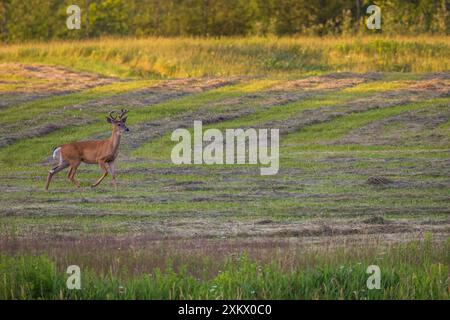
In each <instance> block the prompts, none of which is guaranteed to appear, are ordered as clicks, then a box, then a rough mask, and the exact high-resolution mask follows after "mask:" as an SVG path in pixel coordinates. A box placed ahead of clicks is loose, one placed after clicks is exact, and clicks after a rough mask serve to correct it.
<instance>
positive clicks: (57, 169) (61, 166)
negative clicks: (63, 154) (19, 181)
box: [45, 161, 69, 190]
mask: <svg viewBox="0 0 450 320" xmlns="http://www.w3.org/2000/svg"><path fill="white" fill-rule="evenodd" d="M68 166H69V163H68V162H66V161H62V162H60V163H59V164H58V165H57V166H56V167H53V168H52V170H50V171H49V172H48V176H47V182H46V184H45V190H48V187H49V186H50V181H51V180H52V177H53V176H54V175H55V174H57V173H58V172H60V171H61V170H64V169H65V168H67V167H68Z"/></svg>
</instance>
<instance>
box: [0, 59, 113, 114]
mask: <svg viewBox="0 0 450 320" xmlns="http://www.w3.org/2000/svg"><path fill="white" fill-rule="evenodd" d="M2 75H8V77H6V76H2ZM11 75H13V77H11ZM0 79H1V83H2V84H6V85H9V86H11V87H12V88H13V89H12V90H11V91H6V92H5V91H3V92H0V98H1V99H0V108H2V107H9V106H12V105H16V104H18V103H24V102H28V101H31V100H34V99H38V98H43V97H48V96H52V95H58V94H66V93H70V92H75V91H79V90H83V89H88V88H92V87H96V86H100V85H105V84H109V83H112V82H115V81H118V79H115V78H111V77H103V76H100V75H96V74H91V73H87V72H75V71H72V70H69V69H66V68H62V67H55V66H47V65H24V64H20V63H2V64H0Z"/></svg>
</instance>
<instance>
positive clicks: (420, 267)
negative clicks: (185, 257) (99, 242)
mask: <svg viewBox="0 0 450 320" xmlns="http://www.w3.org/2000/svg"><path fill="white" fill-rule="evenodd" d="M449 249H450V242H449V241H447V242H446V243H434V242H432V241H431V240H430V238H428V239H426V240H425V241H423V242H410V243H405V244H399V245H395V246H390V247H378V248H377V247H375V246H369V247H358V250H356V251H355V250H348V248H341V249H337V250H336V248H335V250H333V251H322V252H321V251H314V250H313V251H308V250H305V251H304V252H302V253H301V254H299V255H294V257H296V258H295V259H299V260H304V261H302V262H295V261H294V263H292V262H293V261H290V260H292V259H293V258H292V257H293V256H291V255H289V254H286V255H284V256H283V255H274V256H273V258H272V260H271V261H266V262H262V261H260V260H258V259H253V258H250V257H249V256H248V255H247V254H245V253H241V254H239V255H236V256H234V257H233V256H232V257H229V258H227V259H225V260H223V262H222V263H221V264H220V265H218V266H216V267H218V268H219V269H218V270H216V273H215V274H214V275H212V276H206V277H202V276H198V274H199V273H200V274H201V273H202V270H204V272H206V269H202V268H204V267H205V266H206V265H207V264H203V267H202V263H204V262H205V260H207V259H208V256H203V258H202V259H203V261H202V260H199V261H197V262H196V265H197V267H198V268H199V269H198V270H195V272H194V273H197V275H195V274H194V273H193V272H192V271H193V270H192V265H190V266H189V265H182V264H181V265H178V266H177V267H176V268H174V267H173V265H171V264H170V263H169V264H168V265H167V266H166V268H164V269H163V270H162V269H160V268H154V269H153V270H149V272H148V273H139V274H135V275H132V270H129V269H128V272H130V275H129V276H118V275H117V274H115V273H113V272H109V273H102V272H98V270H95V267H94V268H89V269H86V268H82V278H81V282H82V284H81V285H82V288H81V290H68V289H67V288H66V279H67V276H68V275H66V274H65V272H64V267H63V266H58V265H57V263H55V262H54V260H53V259H51V258H49V257H48V256H44V255H34V256H33V255H29V254H18V255H15V256H14V255H1V256H0V276H1V277H0V298H1V299H448V298H449V291H448V290H449V278H448V276H449V256H448V254H449V252H450V251H449ZM120 258H121V255H120V253H119V256H118V257H117V259H120ZM72 261H76V260H72ZM191 262H192V261H191ZM124 263H125V265H124V268H125V270H127V269H126V265H127V262H126V261H124ZM131 263H133V262H131ZM285 264H288V266H286V265H285ZM372 264H374V265H378V266H379V267H380V268H381V288H380V289H373V290H369V289H368V288H367V286H366V281H367V278H368V277H369V274H367V273H366V269H367V267H368V266H369V265H372Z"/></svg>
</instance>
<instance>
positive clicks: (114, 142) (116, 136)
mask: <svg viewBox="0 0 450 320" xmlns="http://www.w3.org/2000/svg"><path fill="white" fill-rule="evenodd" d="M109 143H110V145H111V148H112V150H113V152H114V153H116V151H117V149H118V148H119V144H120V132H119V130H116V129H115V128H114V129H113V131H112V134H111V137H110V138H109Z"/></svg>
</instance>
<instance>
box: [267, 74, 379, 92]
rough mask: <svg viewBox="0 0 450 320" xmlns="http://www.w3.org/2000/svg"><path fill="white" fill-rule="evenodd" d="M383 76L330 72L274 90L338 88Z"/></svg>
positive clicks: (291, 82)
mask: <svg viewBox="0 0 450 320" xmlns="http://www.w3.org/2000/svg"><path fill="white" fill-rule="evenodd" d="M381 78H382V74H381V73H365V74H360V73H351V72H340V73H330V74H326V75H322V76H313V77H308V78H304V79H299V80H292V81H288V82H287V83H283V84H281V85H278V86H275V87H273V88H272V90H274V91H290V90H299V89H301V90H336V89H345V88H349V87H353V86H355V85H358V84H361V83H363V82H366V81H375V80H380V79H381Z"/></svg>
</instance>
